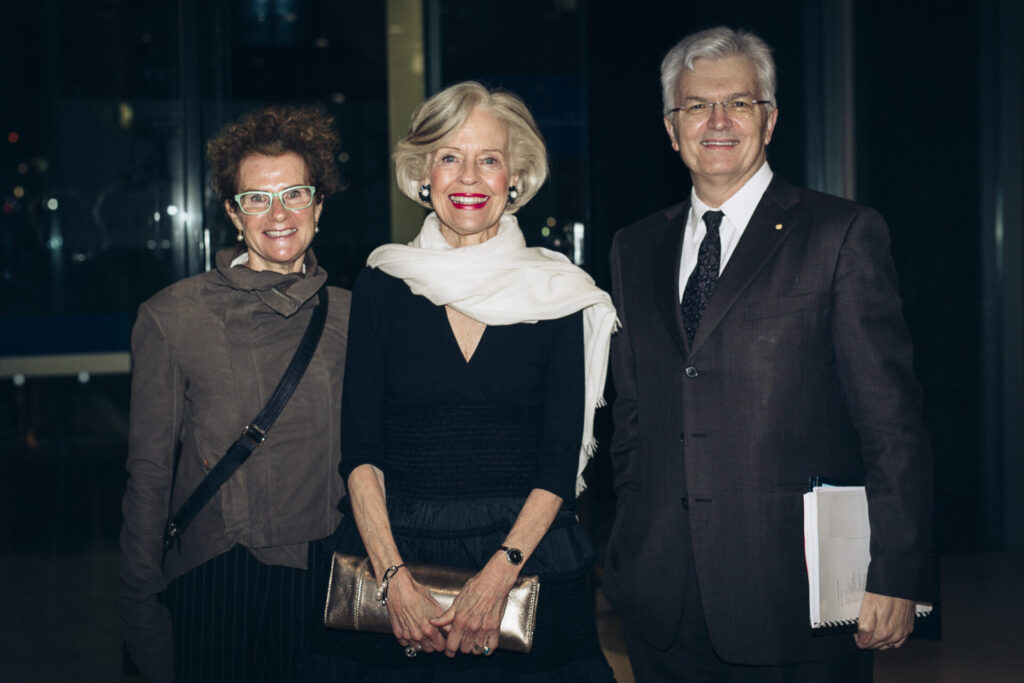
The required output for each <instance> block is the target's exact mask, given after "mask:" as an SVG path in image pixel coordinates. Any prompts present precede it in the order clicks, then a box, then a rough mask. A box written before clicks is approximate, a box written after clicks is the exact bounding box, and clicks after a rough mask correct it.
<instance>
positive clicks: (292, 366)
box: [164, 285, 327, 552]
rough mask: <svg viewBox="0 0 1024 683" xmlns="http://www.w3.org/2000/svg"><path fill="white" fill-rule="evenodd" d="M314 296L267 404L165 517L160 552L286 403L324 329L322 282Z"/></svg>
mask: <svg viewBox="0 0 1024 683" xmlns="http://www.w3.org/2000/svg"><path fill="white" fill-rule="evenodd" d="M317 297H318V298H319V300H320V305H319V306H317V307H316V309H315V310H314V311H313V316H312V317H311V318H310V320H309V325H308V326H307V327H306V332H305V333H304V334H303V335H302V341H300V342H299V348H298V350H296V351H295V355H294V356H292V361H291V363H289V364H288V369H287V370H285V371H284V375H283V376H282V377H281V381H280V382H278V383H277V388H276V389H274V393H273V394H272V395H271V397H270V400H269V401H267V405H265V406H264V407H263V410H261V411H260V414H259V415H257V416H256V419H255V420H253V421H252V422H250V423H249V424H248V425H246V426H245V428H244V429H243V430H242V435H241V436H239V437H238V438H237V439H236V440H235V442H234V443H233V444H231V448H229V449H228V451H227V453H225V454H224V457H223V458H221V460H220V462H218V463H217V464H216V465H214V467H213V469H212V470H210V472H209V473H208V474H207V475H206V477H205V478H204V479H203V480H202V481H201V482H199V486H197V487H196V490H195V491H193V492H192V495H190V496H189V497H188V499H187V500H186V501H185V502H184V503H183V504H182V506H181V507H180V508H178V511H177V512H176V513H174V514H173V515H172V516H171V518H170V520H168V522H167V526H166V528H165V529H164V552H167V551H168V550H170V549H171V546H172V545H173V544H174V540H175V539H178V541H179V542H180V541H181V539H180V536H181V534H182V533H183V532H184V531H185V529H186V528H187V527H188V525H189V524H191V523H192V520H193V519H195V517H196V515H198V514H199V511H200V510H202V509H203V506H204V505H206V504H207V503H209V502H210V499H212V498H213V496H214V494H216V493H217V491H218V490H220V487H221V486H223V485H224V482H226V481H227V480H228V479H229V478H231V475H232V474H234V473H235V470H237V469H238V468H239V467H241V466H242V463H244V462H245V461H246V459H247V458H248V457H249V456H250V455H252V452H253V451H255V450H256V449H257V448H258V447H259V445H260V444H262V443H263V442H264V441H265V440H266V438H267V432H269V431H270V427H271V426H272V425H273V424H274V420H276V419H277V416H278V415H280V414H281V410H283V409H284V406H285V404H286V403H288V399H290V398H291V397H292V393H293V392H294V391H295V387H297V386H298V385H299V380H301V379H302V375H303V374H304V373H305V372H306V367H307V366H308V365H309V361H310V360H311V359H312V358H313V353H314V352H315V351H316V347H317V344H318V343H320V336H321V334H322V333H323V331H324V323H325V322H326V320H327V286H326V285H324V286H323V287H321V288H320V291H319V292H318V293H317Z"/></svg>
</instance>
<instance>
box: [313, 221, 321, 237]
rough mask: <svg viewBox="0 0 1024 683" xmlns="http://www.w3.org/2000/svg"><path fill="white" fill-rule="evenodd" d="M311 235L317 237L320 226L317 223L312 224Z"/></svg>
mask: <svg viewBox="0 0 1024 683" xmlns="http://www.w3.org/2000/svg"><path fill="white" fill-rule="evenodd" d="M313 234H314V235H319V234H320V224H319V223H314V224H313Z"/></svg>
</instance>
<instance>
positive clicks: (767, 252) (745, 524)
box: [604, 176, 935, 665]
mask: <svg viewBox="0 0 1024 683" xmlns="http://www.w3.org/2000/svg"><path fill="white" fill-rule="evenodd" d="M688 210H689V202H684V203H682V204H679V205H676V206H674V207H672V208H670V209H667V210H665V211H662V212H659V213H657V214H654V215H652V216H649V217H647V218H645V219H644V220H642V221H640V222H639V223H636V224H635V225H632V226H630V227H628V228H626V229H624V230H621V231H619V233H618V234H617V235H616V237H615V241H614V244H613V246H612V280H613V297H614V299H615V305H616V308H617V310H618V314H619V319H620V321H621V322H622V325H623V329H622V330H621V331H620V332H619V333H618V334H616V335H615V336H614V338H613V340H612V372H613V377H614V380H615V387H616V392H617V399H616V401H615V405H614V418H615V435H614V438H613V443H612V459H613V462H614V467H615V488H616V492H617V495H618V513H617V517H616V521H615V525H614V527H613V529H612V534H611V539H610V541H609V547H608V558H607V562H606V573H605V580H604V591H605V593H606V594H607V595H608V598H609V599H610V600H611V602H612V604H613V605H614V606H615V608H616V609H617V610H618V612H619V613H620V615H621V616H622V617H623V619H624V621H625V623H626V626H627V627H628V628H632V629H634V630H635V631H636V632H637V633H638V634H639V635H640V636H641V637H642V638H644V639H645V640H646V641H648V642H650V643H651V644H653V645H655V646H658V647H665V646H668V645H669V644H670V642H671V640H672V638H673V637H674V636H675V634H676V630H677V628H678V624H679V619H680V615H681V614H682V610H683V609H684V606H683V589H684V587H685V583H686V571H687V569H686V568H687V556H686V553H687V552H688V550H687V546H688V545H689V544H690V542H691V539H692V548H693V559H694V563H695V567H696V572H697V580H698V583H699V587H700V595H701V602H702V604H703V607H704V611H705V614H706V618H707V624H708V630H709V633H710V636H711V640H712V643H713V645H714V647H715V649H716V651H717V653H718V654H719V656H720V657H722V658H723V659H724V660H726V661H728V662H732V663H738V664H758V665H776V664H781V663H789V662H801V661H813V660H817V659H821V658H824V657H828V656H833V655H836V654H838V653H840V652H843V651H847V650H849V649H850V648H852V647H854V645H853V639H852V637H851V636H850V635H849V634H843V635H840V636H825V637H821V636H815V637H812V636H811V634H810V629H809V628H808V617H807V611H808V607H807V604H808V597H807V574H806V568H805V563H804V557H803V523H802V518H803V517H802V515H803V512H802V498H801V496H802V494H803V493H804V492H805V491H806V489H807V483H808V479H809V478H810V477H813V476H822V477H830V478H833V479H836V480H840V481H844V482H849V483H864V484H866V486H867V492H868V501H869V503H868V505H869V511H870V512H869V515H870V518H871V534H872V537H871V553H872V561H871V566H870V569H869V572H868V584H867V586H868V590H869V591H873V592H876V593H880V594H884V595H893V596H898V597H905V598H912V599H915V600H931V599H932V598H933V597H934V594H935V589H934V574H933V570H932V567H933V564H932V562H933V540H932V457H931V451H930V448H929V445H928V439H927V436H926V434H925V431H924V427H923V424H922V421H921V392H920V388H919V386H918V384H917V382H916V380H915V379H914V376H913V373H912V370H911V345H910V339H909V335H908V333H907V330H906V326H905V324H904V321H903V314H902V310H901V302H900V298H899V294H898V287H897V279H896V272H895V269H894V267H893V263H892V259H891V257H890V254H889V235H888V229H887V227H886V225H885V222H884V221H883V220H882V218H881V216H879V215H878V214H877V213H876V212H874V211H872V210H870V209H866V208H864V207H861V206H858V205H856V204H854V203H852V202H849V201H845V200H842V199H839V198H836V197H832V196H828V195H823V194H819V193H817V192H812V191H810V190H806V189H801V188H796V187H794V186H792V185H790V184H789V183H787V182H785V181H784V180H782V179H780V178H779V177H778V176H776V177H775V178H774V179H773V181H772V183H771V185H770V186H769V187H768V190H767V191H766V192H765V195H764V197H763V198H762V199H761V202H760V204H759V205H758V207H757V210H756V211H755V212H754V215H753V217H752V218H751V220H750V223H749V225H748V226H747V228H746V230H745V231H744V233H743V236H742V238H741V239H740V241H739V244H738V245H737V247H736V250H735V252H734V253H733V254H732V257H731V258H730V260H729V262H728V264H727V266H726V268H725V270H724V271H723V273H722V275H721V278H720V279H719V281H718V285H717V288H716V289H715V293H714V295H713V296H712V298H711V301H710V302H709V304H708V307H707V310H706V311H705V313H704V317H703V320H702V322H701V324H700V328H699V329H698V330H697V334H696V337H695V339H694V341H693V344H692V346H691V345H689V344H687V342H686V340H685V333H684V331H683V324H682V319H681V316H680V311H679V295H678V292H679V288H678V282H679V277H678V276H679V259H680V253H681V245H682V237H683V228H684V226H685V223H686V216H687V211H688Z"/></svg>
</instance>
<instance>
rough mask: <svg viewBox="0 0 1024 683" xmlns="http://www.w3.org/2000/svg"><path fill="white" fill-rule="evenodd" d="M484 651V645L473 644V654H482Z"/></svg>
mask: <svg viewBox="0 0 1024 683" xmlns="http://www.w3.org/2000/svg"><path fill="white" fill-rule="evenodd" d="M483 653H484V647H483V646H482V645H474V646H473V654H475V655H482V654H483Z"/></svg>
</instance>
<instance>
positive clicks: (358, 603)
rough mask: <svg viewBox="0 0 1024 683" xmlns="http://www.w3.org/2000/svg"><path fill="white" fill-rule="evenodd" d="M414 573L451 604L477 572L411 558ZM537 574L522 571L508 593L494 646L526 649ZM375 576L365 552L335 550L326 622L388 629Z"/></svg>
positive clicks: (445, 605)
mask: <svg viewBox="0 0 1024 683" xmlns="http://www.w3.org/2000/svg"><path fill="white" fill-rule="evenodd" d="M406 568H407V569H408V570H409V571H410V572H412V575H413V578H415V579H416V581H417V582H418V583H419V584H420V585H422V586H424V587H425V588H426V589H427V590H429V591H430V594H431V595H432V596H433V598H434V599H435V600H437V603H438V604H439V605H441V609H445V610H446V609H448V608H449V607H451V605H452V602H453V601H454V600H455V596H456V595H458V594H459V591H461V590H462V587H463V586H464V585H465V584H466V581H468V580H469V579H470V578H472V576H473V575H474V574H476V572H474V571H471V570H468V569H454V568H452V567H439V566H437V565H432V564H409V565H406ZM539 593H540V580H539V579H538V578H537V577H536V576H520V577H519V580H518V581H516V584H515V585H514V586H513V587H512V590H511V591H510V592H509V594H508V603H507V604H506V605H505V613H504V614H503V615H502V617H501V630H500V635H499V637H498V647H500V648H502V649H504V650H512V651H513V652H529V651H530V648H531V647H532V646H533V627H534V625H535V624H536V622H537V596H538V594H539ZM376 594H377V579H376V577H375V576H374V575H373V567H372V566H371V565H370V560H369V558H366V557H357V556H355V555H343V554H341V553H334V557H333V558H332V560H331V578H330V580H329V581H328V583H327V604H326V606H325V607H324V626H326V627H327V628H336V629H341V630H347V631H369V632H371V633H391V620H390V619H389V618H388V610H387V608H386V607H385V606H384V605H383V604H382V603H381V602H380V601H378V600H377V599H376Z"/></svg>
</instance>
